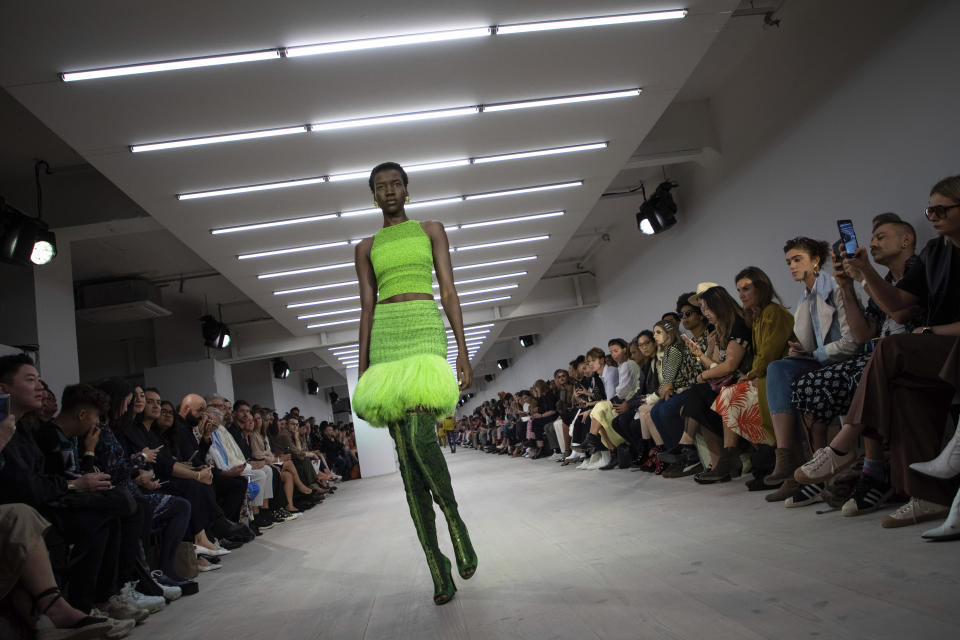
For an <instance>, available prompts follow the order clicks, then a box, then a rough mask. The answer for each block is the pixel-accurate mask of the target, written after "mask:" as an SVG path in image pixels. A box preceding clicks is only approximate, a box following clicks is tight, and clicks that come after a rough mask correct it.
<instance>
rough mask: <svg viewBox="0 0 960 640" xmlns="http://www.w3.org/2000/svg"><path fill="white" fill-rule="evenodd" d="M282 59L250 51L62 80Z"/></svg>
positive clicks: (100, 71)
mask: <svg viewBox="0 0 960 640" xmlns="http://www.w3.org/2000/svg"><path fill="white" fill-rule="evenodd" d="M279 57H280V50H279V49H266V50H264V51H250V52H247V53H232V54H227V55H221V56H207V57H202V58H185V59H182V60H168V61H166V62H147V63H144V64H131V65H127V66H123V67H104V68H102V69H89V70H87V71H68V72H67V73H61V74H60V78H61V79H62V80H63V81H64V82H75V81H77V80H94V79H97V78H116V77H119V76H132V75H137V74H141V73H156V72H158V71H173V70H176V69H197V68H200V67H213V66H217V65H222V64H237V63H238V62H254V61H257V60H274V59H276V58H279Z"/></svg>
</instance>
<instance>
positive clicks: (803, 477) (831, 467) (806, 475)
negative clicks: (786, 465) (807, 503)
mask: <svg viewBox="0 0 960 640" xmlns="http://www.w3.org/2000/svg"><path fill="white" fill-rule="evenodd" d="M856 461H857V452H856V451H855V450H854V449H850V451H847V452H846V453H845V454H844V455H842V456H841V455H837V453H836V452H835V451H834V450H833V449H831V448H830V447H824V448H823V449H817V451H816V453H814V454H813V459H812V460H810V462H808V463H806V464H803V465H801V466H799V467H797V470H796V471H794V472H793V479H794V480H796V481H797V482H799V483H800V484H819V483H821V482H826V481H827V480H829V479H830V478H832V477H833V476H835V475H837V474H838V473H840V472H841V471H843V470H844V469H846V468H847V467H849V466H850V465H852V464H853V463H854V462H856Z"/></svg>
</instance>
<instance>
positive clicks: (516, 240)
mask: <svg viewBox="0 0 960 640" xmlns="http://www.w3.org/2000/svg"><path fill="white" fill-rule="evenodd" d="M549 238H550V235H549V234H545V235H542V236H531V237H529V238H514V239H512V240H498V241H496V242H484V243H481V244H468V245H464V246H461V247H455V248H454V250H455V251H458V252H459V251H476V250H478V249H489V248H491V247H505V246H507V245H511V244H522V243H525V242H539V241H540V240H548V239H549Z"/></svg>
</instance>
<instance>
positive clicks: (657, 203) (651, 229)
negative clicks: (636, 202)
mask: <svg viewBox="0 0 960 640" xmlns="http://www.w3.org/2000/svg"><path fill="white" fill-rule="evenodd" d="M676 186H677V183H676V182H670V181H669V180H666V181H664V182H661V183H660V184H659V185H657V190H656V191H655V192H654V193H653V195H652V196H650V198H645V199H644V201H643V204H641V205H640V210H639V211H637V228H638V229H639V230H640V231H641V232H642V233H643V234H645V235H656V234H659V233H663V232H664V231H666V230H667V229H669V228H670V227H672V226H673V225H675V224H676V223H677V217H676V214H677V204H676V202H674V201H673V196H672V195H670V190H671V189H673V188H674V187H676Z"/></svg>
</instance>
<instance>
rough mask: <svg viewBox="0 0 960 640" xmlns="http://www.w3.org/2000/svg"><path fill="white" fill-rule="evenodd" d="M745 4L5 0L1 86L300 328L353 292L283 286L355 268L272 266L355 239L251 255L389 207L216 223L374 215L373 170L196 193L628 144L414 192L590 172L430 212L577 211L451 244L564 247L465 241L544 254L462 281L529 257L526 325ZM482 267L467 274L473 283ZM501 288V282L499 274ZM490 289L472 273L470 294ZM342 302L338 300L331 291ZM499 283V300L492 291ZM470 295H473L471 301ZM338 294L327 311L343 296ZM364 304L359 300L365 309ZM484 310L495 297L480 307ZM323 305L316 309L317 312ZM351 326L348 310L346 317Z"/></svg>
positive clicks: (456, 216)
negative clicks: (439, 35) (472, 111)
mask: <svg viewBox="0 0 960 640" xmlns="http://www.w3.org/2000/svg"><path fill="white" fill-rule="evenodd" d="M737 4H738V2H737V0H691V1H689V2H686V3H682V4H681V3H676V4H674V3H670V2H663V1H660V2H653V1H643V0H641V1H633V2H627V1H616V0H612V1H609V2H603V3H600V4H595V3H592V4H591V5H590V6H589V7H588V8H585V6H584V4H583V3H582V2H575V1H573V0H559V1H558V0H551V1H546V0H536V1H534V0H528V1H526V2H523V3H518V2H507V1H505V0H495V1H486V2H460V3H449V2H438V1H419V2H407V3H403V4H397V3H388V2H372V1H361V2H356V1H355V2H351V3H336V4H334V3H310V2H291V1H287V2H271V3H260V2H239V3H238V2H229V3H227V2H206V3H195V2H166V3H161V4H156V5H153V4H147V3H128V2H107V3H99V4H97V5H95V6H96V7H97V8H98V9H97V10H93V9H91V6H90V5H88V4H86V3H61V4H58V5H57V6H56V8H55V9H51V8H50V6H49V5H44V4H42V3H16V4H11V3H6V4H5V5H4V7H3V9H2V21H3V23H4V24H5V27H6V28H5V41H4V46H3V50H2V51H0V85H2V86H4V87H5V88H6V90H7V91H9V92H10V94H11V95H13V96H14V97H15V98H16V99H17V100H18V101H20V102H21V103H22V104H24V105H25V106H26V107H27V108H28V109H29V110H30V111H31V112H33V113H34V114H35V115H36V116H37V117H38V118H39V119H40V120H42V121H43V122H44V123H45V124H46V125H47V126H49V127H50V128H51V129H52V130H53V131H54V132H55V133H56V134H57V135H59V136H60V137H61V138H63V140H64V141H66V142H67V143H68V144H69V145H70V146H71V147H73V149H75V150H76V151H77V152H78V153H79V154H80V155H81V156H83V157H84V158H85V159H86V160H87V161H88V162H90V163H91V164H92V165H94V166H95V167H96V168H97V169H98V170H99V171H101V172H102V173H103V174H104V175H105V176H106V177H107V178H109V179H110V180H111V181H112V182H113V183H114V184H116V185H117V186H118V187H119V188H120V189H122V190H123V191H124V192H125V193H126V194H127V195H129V196H130V197H131V198H132V199H133V200H134V201H136V202H137V203H138V204H139V205H140V206H141V207H143V208H144V209H145V210H146V211H147V212H149V214H150V215H151V216H153V217H155V218H156V219H157V220H158V221H159V222H160V223H161V224H162V225H164V226H165V227H167V228H168V229H169V230H170V231H171V232H172V233H173V234H174V235H175V236H176V237H177V238H178V239H179V240H180V241H182V242H183V243H184V244H185V245H187V246H188V247H189V248H190V249H192V250H193V251H194V252H196V254H197V255H199V256H200V257H201V258H202V259H203V261H205V262H206V263H208V264H210V265H211V266H212V267H213V268H214V269H216V270H217V271H219V272H220V273H222V274H223V275H224V276H225V277H227V278H228V279H229V280H230V281H231V282H232V283H233V284H234V285H235V286H236V287H237V288H239V289H240V290H241V291H242V292H243V293H244V294H246V295H247V296H249V297H250V298H251V299H252V300H253V301H254V302H256V303H257V304H258V305H259V306H260V307H262V308H263V309H264V310H265V311H266V312H267V313H269V314H270V315H272V316H273V317H275V318H276V319H277V321H279V322H280V323H281V324H282V325H283V326H285V327H286V328H287V329H288V330H289V331H290V332H291V333H293V334H294V335H297V336H303V335H309V334H311V333H314V332H315V331H316V330H308V329H307V328H306V324H307V321H304V320H297V318H296V315H297V313H296V310H288V309H286V308H285V306H284V305H285V304H286V303H289V302H295V301H300V300H308V299H318V298H321V297H335V296H342V295H351V294H353V293H355V291H356V290H355V288H353V287H348V288H338V289H334V290H329V291H327V292H320V294H321V295H317V294H303V295H299V296H274V295H273V291H274V290H276V289H278V288H290V287H300V286H307V285H313V284H322V283H329V282H338V281H343V280H351V279H353V277H354V274H353V271H352V269H349V268H347V269H338V270H331V271H325V272H321V273H314V274H309V275H301V276H295V277H287V278H280V279H271V280H258V279H257V275H258V274H260V273H264V272H273V271H279V270H286V269H296V268H301V267H308V266H317V265H325V264H331V263H340V262H349V261H351V260H352V247H339V248H333V249H324V250H319V251H312V252H304V253H295V254H289V255H284V256H275V257H269V258H262V259H257V260H244V261H240V260H237V258H236V256H237V255H238V254H242V253H247V252H253V251H262V250H270V249H278V248H285V247H292V246H301V245H305V244H315V243H323V242H332V241H339V240H351V239H358V238H360V237H363V236H366V235H370V234H372V233H373V232H375V231H376V229H377V228H379V226H380V218H379V216H378V215H367V216H360V217H352V218H338V219H333V220H327V221H322V222H316V223H310V224H303V225H295V226H289V227H281V228H274V229H266V230H261V231H252V232H246V233H238V234H230V235H225V236H216V237H214V236H212V235H211V234H210V233H209V231H210V229H212V228H216V227H223V226H231V225H236V224H244V223H253V222H263V221H267V220H274V219H283V218H291V217H298V216H304V215H310V214H316V213H324V212H335V211H338V210H349V209H357V208H365V207H368V206H370V204H371V198H370V193H369V191H368V189H367V186H366V184H365V181H364V180H359V181H352V182H344V183H329V184H320V185H314V186H307V187H300V188H294V189H285V190H280V191H269V192H261V193H251V194H241V195H233V196H226V197H220V198H210V199H203V200H193V201H178V200H177V199H176V197H175V196H176V194H178V193H184V192H191V191H198V190H206V189H215V188H222V187H230V186H237V185H246V184H257V183H264V182H271V181H277V180H286V179H294V178H302V177H309V176H317V175H325V174H331V173H339V172H343V171H350V170H362V171H366V170H369V168H370V167H372V166H373V165H375V164H377V163H378V162H382V161H385V160H394V161H398V162H401V163H405V164H412V163H419V162H429V161H436V160H445V159H456V158H465V157H476V156H484V155H493V154H501V153H508V152H514V151H523V150H530V149H540V148H547V147H557V146H564V145H573V144H581V143H587V142H598V141H609V143H610V144H609V148H608V149H606V150H599V151H589V152H583V153H575V154H568V155H563V156H556V157H543V158H536V159H527V160H517V161H510V162H501V163H496V164H490V165H475V166H468V167H460V168H453V169H446V170H439V171H435V172H430V173H423V174H412V175H411V184H410V193H411V197H412V198H413V199H414V200H421V199H432V198H438V197H443V196H449V195H458V194H469V193H481V192H488V191H495V190H504V189H511V188H518V187H525V186H531V185H538V184H548V183H557V182H563V181H568V180H583V181H584V185H583V186H582V187H579V188H574V189H567V190H561V191H550V192H543V193H536V194H529V195H521V196H513V197H509V198H498V199H489V200H481V201H476V202H465V203H461V204H456V205H450V206H444V207H435V208H431V209H424V210H422V211H411V212H410V215H411V217H416V218H420V219H437V220H441V221H442V222H444V224H446V225H451V224H455V223H465V222H474V221H481V220H490V219H496V218H504V217H510V216H515V215H522V214H529V213H537V212H543V211H551V210H556V209H563V210H565V211H566V215H565V216H564V217H562V218H552V219H549V220H543V221H537V222H528V223H518V224H512V225H505V226H491V227H485V228H481V229H475V230H463V231H455V232H451V233H450V234H449V236H450V242H451V245H452V246H459V245H463V244H474V243H479V242H490V241H495V240H502V239H510V238H519V237H527V236H533V235H538V234H543V233H548V234H549V235H550V239H549V240H547V241H544V242H537V243H532V244H529V245H517V246H512V247H500V248H493V249H488V250H480V251H471V252H465V253H463V254H462V255H460V254H454V256H453V261H454V265H463V264H470V263H474V262H481V261H488V260H496V259H502V258H509V257H515V256H523V255H534V254H535V255H537V256H538V260H537V261H535V262H529V263H524V264H523V265H521V266H519V267H518V268H513V266H506V267H496V268H486V269H479V270H471V271H469V272H459V273H458V276H457V277H458V279H459V278H461V277H464V278H465V277H477V276H482V275H491V274H495V273H503V272H506V271H508V270H509V271H517V270H526V271H528V272H529V275H527V276H526V277H523V278H521V279H519V280H508V281H504V282H513V281H515V282H517V283H518V284H519V285H520V287H519V289H517V290H514V291H511V292H507V294H510V295H512V296H513V298H512V299H511V300H510V301H509V303H499V304H501V305H503V306H502V308H501V314H502V316H503V317H508V316H509V314H510V312H511V310H512V309H514V308H515V306H516V304H518V303H520V302H521V301H523V300H524V298H525V297H526V296H527V295H528V294H529V293H530V291H531V289H532V288H533V286H534V285H535V284H536V282H537V281H538V279H539V278H540V276H542V275H543V273H544V272H545V271H546V269H547V268H548V267H549V266H550V265H551V264H552V263H553V261H554V260H555V259H556V257H557V256H558V255H559V253H560V252H561V250H562V249H563V248H564V246H565V245H567V244H568V242H569V241H570V240H571V237H572V236H573V235H574V233H575V232H576V230H577V229H578V228H579V227H580V226H581V224H582V223H583V221H584V219H585V218H586V216H587V214H588V213H589V212H590V211H591V209H592V208H593V207H594V205H595V204H596V203H597V200H598V197H599V195H600V194H601V193H602V192H603V191H604V189H606V188H607V186H608V185H609V184H610V183H611V180H612V179H613V178H614V177H615V176H616V175H617V174H618V172H619V171H620V169H621V168H622V167H623V165H624V163H625V162H626V160H627V159H628V158H629V157H630V155H631V154H632V153H633V152H634V150H635V149H636V148H637V146H638V145H639V143H640V142H641V141H642V140H643V138H644V137H645V135H646V134H647V133H648V132H649V131H650V129H651V128H652V127H653V125H654V124H655V123H656V122H657V120H658V118H659V117H660V115H661V114H662V112H663V111H664V109H665V108H666V107H667V106H668V105H669V104H670V103H671V101H673V100H674V98H675V96H676V94H677V92H678V91H679V90H680V88H681V87H683V85H684V84H685V82H686V81H687V79H688V77H689V76H690V74H691V72H692V71H693V70H694V68H695V67H697V66H698V64H699V63H700V62H701V59H702V58H703V56H704V55H705V54H706V52H707V51H708V49H709V48H710V46H711V44H712V42H713V41H714V38H715V37H716V35H717V33H718V32H719V31H720V30H721V28H722V27H723V26H724V24H725V23H726V21H727V20H728V18H729V15H730V11H732V10H733V9H734V8H735V7H736V5H737ZM675 8H687V9H688V10H689V14H688V16H687V17H686V18H685V19H683V20H677V21H669V22H662V23H639V24H628V25H619V26H607V27H597V28H585V29H575V30H568V31H554V32H544V33H531V34H523V35H514V36H498V37H492V38H491V37H487V38H481V39H476V40H467V41H461V42H447V43H435V44H426V45H414V46H408V47H402V48H396V49H382V50H372V51H362V52H354V53H343V54H336V55H328V56H316V57H306V58H298V59H282V60H274V61H266V62H256V63H246V64H237V65H229V66H222V67H211V68H206V69H194V70H183V71H172V72H165V73H155V74H149V75H142V76H130V77H122V78H113V79H103V80H93V81H86V82H75V83H64V82H61V81H59V80H58V79H57V78H58V76H57V74H58V73H60V72H63V71H71V70H79V69H88V68H97V67H103V66H116V65H124V64H132V63H137V62H148V61H157V60H168V59H176V58H185V57H192V56H199V55H212V54H219V53H229V52H235V51H249V50H256V49H262V48H270V47H277V46H292V45H296V44H304V43H312V42H325V41H339V40H346V39H352V38H358V37H368V36H380V35H391V34H402V33H416V32H423V31H432V30H437V29H445V28H457V27H463V26H470V25H477V24H481V25H483V24H505V23H515V22H525V21H537V20H546V19H557V18H570V17H585V16H591V15H609V14H619V13H627V12H637V11H655V10H663V9H675ZM633 87H640V88H642V89H643V93H642V94H641V95H640V96H639V97H635V98H627V99H622V100H611V101H606V102H593V103H584V104H576V105H565V106H556V107H551V108H546V109H527V110H522V111H512V112H504V113H487V114H480V115H473V116H466V117H461V118H451V119H448V120H440V121H428V122H420V123H408V124H398V125H384V126H377V127H368V128H360V129H348V130H343V131H336V132H329V133H311V134H301V135H296V136H286V137H281V138H270V139H263V140H254V141H245V142H235V143H228V144H218V145H210V146H206V147H196V148H190V149H180V150H168V151H159V152H152V153H140V154H132V153H130V152H129V150H128V146H129V145H131V144H135V143H145V142H154V141H162V140H170V139H177V138H187V137H197V136H204V135H212V134H221V133H230V132H237V131H247V130H257V129H264V128H271V127H277V126H287V125H295V124H304V123H310V122H318V121H331V120H339V119H346V118H355V117H363V116H373V115H385V114H393V113H403V112H410V111H420V110H426V109H436V108H443V107H453V106H464V105H474V104H489V103H497V102H506V101H514V100H525V99H533V98H545V97H553V96H563V95H570V94H581V93H591V92H599V91H610V90H617V89H628V88H633ZM461 274H462V275H461ZM494 284H497V283H494ZM480 286H482V285H475V286H465V287H462V288H461V290H462V291H468V290H470V289H472V288H479V287H480ZM324 293H326V295H322V294H324ZM491 295H498V294H491ZM470 299H472V298H470V297H464V298H463V301H468V300H470ZM343 306H344V305H330V306H328V307H326V308H329V309H335V308H342V307H343ZM348 306H354V305H352V304H351V305H348ZM473 309H474V310H475V309H476V307H474V308H473ZM302 312H303V311H301V313H302ZM342 317H349V316H342Z"/></svg>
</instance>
